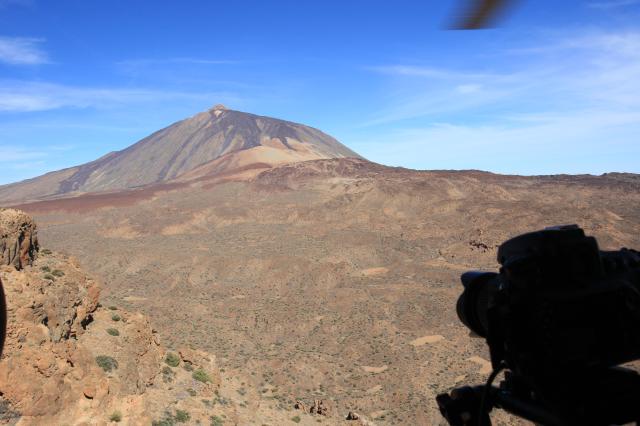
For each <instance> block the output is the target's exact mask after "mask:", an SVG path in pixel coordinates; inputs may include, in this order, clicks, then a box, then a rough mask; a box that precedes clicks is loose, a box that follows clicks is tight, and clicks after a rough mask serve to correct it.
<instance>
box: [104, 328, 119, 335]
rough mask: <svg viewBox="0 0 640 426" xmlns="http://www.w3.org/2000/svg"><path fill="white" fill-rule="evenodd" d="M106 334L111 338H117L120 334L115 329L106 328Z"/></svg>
mask: <svg viewBox="0 0 640 426" xmlns="http://www.w3.org/2000/svg"><path fill="white" fill-rule="evenodd" d="M107 333H109V334H110V335H112V336H119V335H120V332H119V331H118V329H117V328H107Z"/></svg>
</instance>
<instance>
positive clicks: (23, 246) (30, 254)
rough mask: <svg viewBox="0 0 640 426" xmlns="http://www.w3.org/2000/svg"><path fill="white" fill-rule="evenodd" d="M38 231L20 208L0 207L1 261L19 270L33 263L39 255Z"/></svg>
mask: <svg viewBox="0 0 640 426" xmlns="http://www.w3.org/2000/svg"><path fill="white" fill-rule="evenodd" d="M38 249H39V246H38V231H37V228H36V224H35V223H34V222H33V220H32V219H31V218H30V217H29V216H27V215H26V214H25V213H23V212H21V211H20V210H14V209H0V262H1V264H2V265H13V266H14V267H15V268H16V269H17V270H20V269H22V268H23V267H25V266H26V265H31V264H32V263H33V261H34V260H35V258H36V257H37V255H38Z"/></svg>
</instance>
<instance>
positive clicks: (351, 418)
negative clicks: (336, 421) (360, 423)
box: [347, 411, 360, 420]
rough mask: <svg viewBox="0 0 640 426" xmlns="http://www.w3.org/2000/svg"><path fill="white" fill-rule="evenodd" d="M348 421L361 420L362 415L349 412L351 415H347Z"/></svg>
mask: <svg viewBox="0 0 640 426" xmlns="http://www.w3.org/2000/svg"><path fill="white" fill-rule="evenodd" d="M347 420H360V415H358V413H355V412H353V411H349V414H347Z"/></svg>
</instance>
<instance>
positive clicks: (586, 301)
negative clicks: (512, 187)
mask: <svg viewBox="0 0 640 426" xmlns="http://www.w3.org/2000/svg"><path fill="white" fill-rule="evenodd" d="M498 262H499V263H500V264H501V268H500V273H499V274H495V273H483V272H468V273H466V274H464V275H463V277H462V281H463V284H464V286H465V290H464V292H463V294H462V296H460V300H459V302H458V314H459V316H460V317H461V319H462V321H463V322H464V323H465V324H466V325H467V326H468V327H469V328H471V329H472V330H473V331H474V332H476V333H477V334H479V335H481V336H483V337H485V338H486V339H487V343H488V345H489V349H490V351H491V361H492V364H493V366H494V368H495V367H497V366H498V364H499V363H500V362H503V361H504V362H506V364H507V366H508V367H509V369H511V370H512V371H513V372H514V373H516V374H518V375H522V376H525V377H526V376H531V377H540V376H542V375H544V374H545V372H552V371H554V370H555V371H558V370H561V371H564V372H567V371H575V370H583V369H585V368H593V367H609V366H613V365H618V364H621V363H624V362H627V361H632V360H635V359H638V358H640V254H639V253H638V252H635V251H633V250H627V249H622V250H620V251H615V252H605V251H600V250H599V249H598V244H597V242H596V240H595V238H593V237H587V236H585V234H584V231H583V230H582V229H580V228H578V227H577V226H575V225H571V226H564V227H555V228H548V229H545V230H543V231H538V232H532V233H529V234H524V235H521V236H519V237H516V238H513V239H511V240H509V241H507V242H505V243H504V244H502V245H501V246H500V248H499V250H498ZM474 299H475V300H474ZM478 305H480V306H478ZM472 311H476V312H477V313H474V312H472ZM484 312H486V314H485V313H484ZM478 313H479V315H478ZM478 316H481V317H482V318H478Z"/></svg>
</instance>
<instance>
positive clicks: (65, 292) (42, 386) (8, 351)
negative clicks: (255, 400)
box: [0, 210, 220, 424]
mask: <svg viewBox="0 0 640 426" xmlns="http://www.w3.org/2000/svg"><path fill="white" fill-rule="evenodd" d="M0 232H1V233H0V237H1V238H0V247H1V248H2V249H3V250H2V253H3V257H2V263H3V266H0V280H1V282H2V285H3V287H4V290H5V294H6V299H7V316H8V321H7V323H8V324H7V338H6V342H5V347H4V352H3V356H2V360H1V361H0V396H1V397H0V398H1V399H0V420H2V421H4V422H6V423H10V424H16V423H19V424H107V423H109V422H112V421H125V422H126V423H128V424H150V423H151V422H152V421H154V419H155V420H158V419H159V420H163V419H164V420H171V419H172V418H174V417H175V416H177V415H182V416H188V417H189V418H194V419H196V418H198V416H200V417H203V420H204V419H206V420H207V421H208V418H209V415H208V414H207V413H205V410H202V409H200V408H201V407H189V409H187V407H188V406H189V404H188V402H185V401H182V402H180V401H179V399H176V393H179V392H182V393H184V392H185V390H186V388H189V389H191V391H192V392H193V393H196V392H197V393H198V394H200V395H201V396H202V397H203V398H212V397H213V396H214V392H215V391H216V390H217V389H218V386H219V383H220V380H219V375H218V372H217V369H216V367H215V359H214V358H213V357H212V356H210V355H209V354H206V353H204V352H197V351H193V350H191V351H190V350H187V349H184V350H182V351H176V352H177V353H176V354H173V353H169V352H167V351H166V349H165V348H164V347H163V346H162V345H161V344H160V342H159V339H158V336H157V334H156V333H155V331H154V330H153V329H152V328H151V325H150V324H149V320H148V319H147V317H145V316H144V315H142V314H140V313H132V312H128V311H125V310H123V309H120V308H118V307H115V306H112V307H108V308H107V307H103V306H101V305H100V303H99V295H100V286H99V285H98V283H97V282H95V281H94V280H93V279H92V278H91V277H89V276H88V275H87V274H86V273H84V272H83V271H82V269H81V268H80V267H79V265H78V263H77V262H76V261H75V260H74V259H73V258H70V257H67V256H65V255H62V254H60V253H54V252H51V251H49V250H42V251H41V252H40V255H38V252H39V247H38V241H37V236H36V235H37V233H36V226H35V224H34V223H33V221H32V220H31V219H30V218H29V217H28V216H27V215H26V214H24V213H22V212H20V211H16V210H0ZM183 353H184V354H185V355H184V356H185V357H187V358H188V360H183V359H182V358H181V355H180V354H183ZM167 354H170V355H169V358H171V359H172V361H171V363H170V364H171V365H168V364H169V363H168V362H165V359H166V358H167ZM194 354H196V355H194ZM174 358H175V359H174ZM187 362H188V363H189V368H188V370H189V371H188V370H187V369H184V368H176V367H178V365H186V363H187ZM196 371H197V372H199V373H198V374H199V375H195V374H194V372H196ZM176 401H177V402H178V403H177V404H176Z"/></svg>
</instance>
